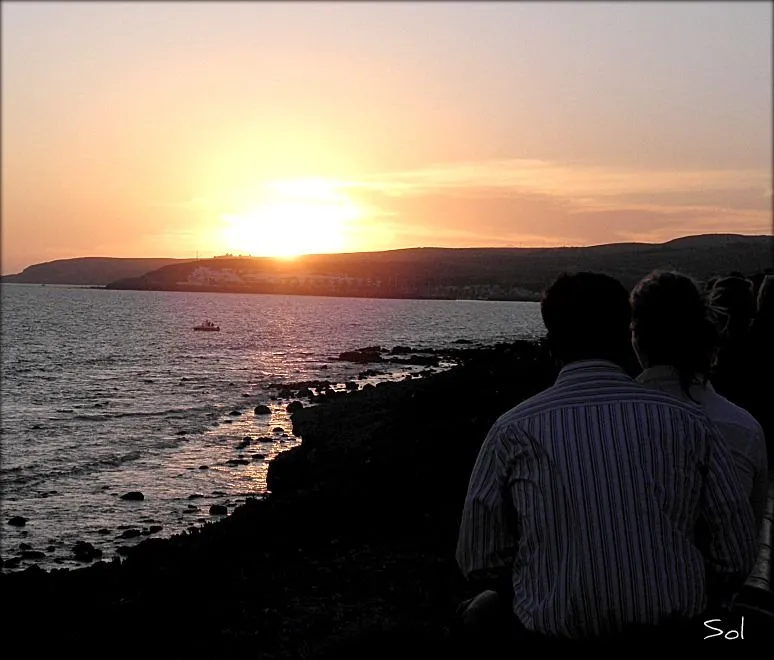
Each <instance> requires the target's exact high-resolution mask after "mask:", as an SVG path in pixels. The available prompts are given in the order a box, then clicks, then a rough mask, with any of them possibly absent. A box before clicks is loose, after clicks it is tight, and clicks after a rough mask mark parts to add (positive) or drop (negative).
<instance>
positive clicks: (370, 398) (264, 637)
mask: <svg viewBox="0 0 774 660" xmlns="http://www.w3.org/2000/svg"><path fill="white" fill-rule="evenodd" d="M456 357H457V358H458V359H460V360H461V365H460V366H458V367H456V368H454V369H452V370H451V371H449V372H445V373H441V374H437V375H434V376H431V377H429V378H427V379H422V380H413V381H404V382H401V383H385V384H382V385H379V386H378V387H376V388H368V389H365V390H361V391H359V392H352V393H349V394H344V393H341V394H333V395H329V396H326V397H325V400H324V401H323V403H322V404H321V405H320V406H316V407H314V408H306V409H303V410H300V411H298V412H296V413H295V414H294V416H293V424H294V432H295V433H297V434H299V435H301V436H302V437H303V441H304V442H303V445H302V446H301V447H299V448H297V449H294V450H292V451H290V452H287V453H286V454H283V455H281V456H280V457H278V458H277V459H276V460H275V461H274V462H273V463H272V465H271V469H270V472H269V489H270V490H271V491H272V493H273V494H272V496H271V497H270V498H268V499H267V500H265V501H257V500H254V501H248V503H247V504H246V505H245V506H243V507H241V508H239V509H237V510H236V511H235V512H234V513H233V514H232V515H231V516H229V517H228V518H227V519H225V520H223V521H222V522H219V523H214V524H209V525H206V526H205V527H204V528H203V529H201V530H198V531H196V532H192V533H189V534H185V535H182V536H178V537H175V538H172V539H169V540H160V539H149V540H147V541H145V542H143V543H141V544H140V545H139V546H137V547H136V548H135V549H134V550H133V551H132V552H131V554H130V555H129V556H128V557H127V558H126V559H125V560H124V561H123V562H121V563H118V562H113V563H102V562H100V563H97V564H94V565H91V566H88V567H86V568H83V569H80V570H77V571H69V572H68V571H55V572H51V573H45V572H43V571H41V570H33V569H28V570H27V571H25V572H23V573H15V574H8V575H2V576H0V594H1V598H2V602H3V603H4V605H5V606H4V608H3V609H4V612H5V613H4V614H3V615H2V629H3V631H4V633H3V638H4V639H3V642H2V643H3V644H6V645H9V646H8V648H19V649H23V650H24V655H25V656H27V657H43V656H42V653H43V652H44V651H48V652H53V653H55V654H56V655H55V656H53V657H84V656H100V657H116V656H120V657H125V656H138V655H141V656H145V657H165V658H193V657H197V658H199V657H206V658H237V657H250V658H320V657H330V658H345V657H346V658H355V657H357V658H362V659H363V660H366V659H372V658H387V657H390V658H397V657H400V656H401V655H405V656H407V657H417V656H419V657H431V658H435V657H439V658H450V657H454V655H455V654H454V648H453V647H452V645H450V644H449V642H448V639H447V636H446V632H447V625H448V623H449V620H450V617H451V614H452V612H453V611H454V608H455V606H456V604H457V603H458V602H459V600H460V599H462V598H465V597H468V596H469V595H472V594H471V593H470V592H469V588H468V587H467V585H466V584H465V583H464V581H463V580H462V578H461V577H460V575H459V573H458V571H457V567H456V564H455V562H454V548H455V542H456V534H457V526H458V522H459V515H460V511H461V507H462V502H463V499H464V495H465V491H466V488H467V480H468V477H469V474H470V470H471V468H472V465H473V462H474V460H475V457H476V455H477V452H478V449H479V447H480V444H481V442H482V440H483V438H484V437H485V435H486V432H487V431H488V429H489V427H490V425H491V424H492V422H493V421H494V420H495V419H496V418H497V417H498V416H499V415H500V414H502V413H503V412H504V411H506V410H507V409H508V408H510V407H511V406H513V405H515V404H516V403H517V402H519V401H520V400H522V399H524V398H525V397H527V396H530V395H531V394H533V393H535V392H537V391H539V390H541V389H543V388H544V387H546V386H548V385H550V384H551V383H552V382H553V379H554V372H553V368H552V366H551V364H550V362H549V361H548V359H547V357H546V355H545V354H544V352H543V351H542V349H541V348H540V347H539V346H537V345H536V344H531V343H527V342H519V343H516V344H508V345H498V346H496V347H494V348H490V349H482V350H469V351H460V352H459V353H458V355H457V356H456ZM764 582H765V581H764ZM764 586H765V585H764ZM755 594H757V596H754V597H751V598H749V600H750V601H752V600H755V602H763V600H765V598H761V594H763V592H762V591H761V590H758V591H756V592H755ZM764 595H765V594H764ZM768 596H770V593H768ZM768 596H766V597H768ZM730 625H731V624H729V627H730ZM762 625H763V624H759V623H758V620H757V619H756V614H755V613H754V611H752V610H750V611H748V613H747V622H746V626H747V628H746V638H747V639H749V638H750V636H751V635H752V636H755V637H759V638H760V636H761V634H760V632H759V631H760V630H761V629H762ZM768 625H771V624H770V623H769V624H768ZM736 627H737V629H738V622H737V626H736ZM711 632H712V631H710V630H702V631H697V637H696V643H697V644H698V643H700V642H702V641H703V637H704V636H705V635H706V634H709V633H711ZM769 644H771V640H769Z"/></svg>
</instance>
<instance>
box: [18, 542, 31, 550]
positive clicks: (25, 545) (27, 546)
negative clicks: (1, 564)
mask: <svg viewBox="0 0 774 660" xmlns="http://www.w3.org/2000/svg"><path fill="white" fill-rule="evenodd" d="M19 550H32V546H31V545H30V544H29V543H19Z"/></svg>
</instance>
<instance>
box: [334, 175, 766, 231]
mask: <svg viewBox="0 0 774 660" xmlns="http://www.w3.org/2000/svg"><path fill="white" fill-rule="evenodd" d="M343 186H344V187H346V188H347V189H348V191H349V193H350V195H351V196H352V197H353V198H354V199H356V200H358V203H363V204H366V205H367V206H368V207H370V208H372V209H379V210H380V212H381V215H383V216H387V215H389V216H390V220H391V223H392V225H393V227H394V233H395V234H396V236H403V237H411V236H416V235H421V236H423V237H427V238H430V239H435V240H434V241H431V242H430V243H425V244H435V245H442V244H452V243H454V242H456V244H457V245H459V244H461V243H465V244H471V245H472V244H474V243H475V244H477V245H478V244H481V243H480V241H482V240H486V241H490V242H489V243H488V244H490V245H506V244H517V245H525V244H532V245H545V244H565V245H589V244H596V243H607V242H613V241H619V240H623V241H626V240H633V239H632V237H633V236H636V237H638V240H645V238H646V237H649V239H650V240H653V241H660V240H669V239H671V238H675V237H677V236H682V235H686V234H700V233H706V232H710V231H712V232H718V231H723V232H735V233H768V232H769V231H770V223H771V219H770V218H771V196H770V191H771V174H770V173H769V172H764V171H755V170H731V169H728V170H709V169H708V170H645V169H624V168H605V167H598V166H588V165H584V164H558V163H551V162H544V161H536V160H497V161H484V162H478V163H475V162H465V163H451V164H446V165H434V166H431V167H427V168H424V169H418V170H410V171H405V172H393V173H385V174H381V175H377V176H370V177H363V178H361V179H358V180H355V181H349V182H346V183H345V184H343ZM409 227H418V228H420V229H418V230H416V231H414V230H411V229H410V228H409ZM532 241H534V242H532Z"/></svg>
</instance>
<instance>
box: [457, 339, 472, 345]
mask: <svg viewBox="0 0 774 660" xmlns="http://www.w3.org/2000/svg"><path fill="white" fill-rule="evenodd" d="M472 343H473V342H472V341H470V339H455V340H454V341H453V342H452V344H472Z"/></svg>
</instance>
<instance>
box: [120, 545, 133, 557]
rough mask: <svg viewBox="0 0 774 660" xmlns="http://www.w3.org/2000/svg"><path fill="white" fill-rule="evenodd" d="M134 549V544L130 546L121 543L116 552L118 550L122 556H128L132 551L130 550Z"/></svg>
mask: <svg viewBox="0 0 774 660" xmlns="http://www.w3.org/2000/svg"><path fill="white" fill-rule="evenodd" d="M133 549H134V548H132V546H130V545H119V546H118V547H117V548H116V552H117V553H118V554H119V555H121V556H122V557H125V556H126V555H128V554H129V553H130V552H131V551H132V550H133Z"/></svg>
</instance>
